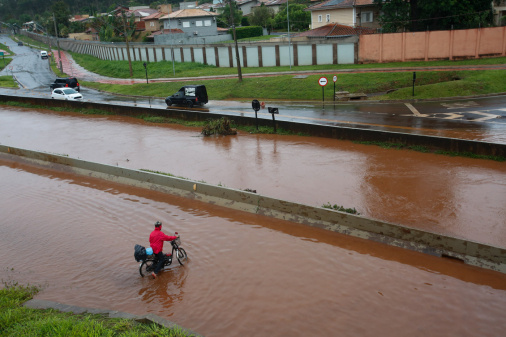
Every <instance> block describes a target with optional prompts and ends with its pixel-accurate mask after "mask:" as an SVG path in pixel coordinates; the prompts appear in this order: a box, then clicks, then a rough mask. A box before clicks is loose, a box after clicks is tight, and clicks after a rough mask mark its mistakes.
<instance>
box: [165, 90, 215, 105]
mask: <svg viewBox="0 0 506 337" xmlns="http://www.w3.org/2000/svg"><path fill="white" fill-rule="evenodd" d="M207 102H208V99H207V90H206V86H205V85H185V86H184V87H182V88H181V89H179V91H178V92H176V93H175V94H174V95H172V96H169V97H167V98H166V99H165V103H166V104H167V106H171V105H172V104H184V105H186V106H187V107H189V108H191V107H192V106H194V105H204V104H206V103H207Z"/></svg>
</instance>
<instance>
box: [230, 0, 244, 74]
mask: <svg viewBox="0 0 506 337" xmlns="http://www.w3.org/2000/svg"><path fill="white" fill-rule="evenodd" d="M232 1H233V0H229V9H230V21H231V22H232V30H233V32H234V41H235V58H236V60H237V75H238V76H239V82H242V72H241V59H240V58H239V46H238V45H237V34H236V33H235V22H234V15H233V13H232V4H233V2H232Z"/></svg>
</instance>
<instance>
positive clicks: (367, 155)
mask: <svg viewBox="0 0 506 337" xmlns="http://www.w3.org/2000/svg"><path fill="white" fill-rule="evenodd" d="M0 143H2V144H9V145H12V146H19V147H23V148H28V149H33V150H42V151H48V152H52V153H59V154H68V155H70V156H73V157H79V158H82V159H86V160H92V161H97V162H101V163H107V164H112V165H119V166H124V167H129V168H136V169H141V168H144V169H151V170H157V171H162V172H168V173H172V174H175V175H177V176H183V177H187V178H191V179H195V180H204V181H206V182H208V183H212V184H219V183H221V184H223V185H225V186H228V187H233V188H242V189H244V188H251V189H256V190H257V191H258V193H261V194H264V195H268V196H273V197H278V198H282V199H287V200H290V201H297V202H301V203H306V204H309V205H322V204H324V203H327V202H331V203H332V204H339V205H344V206H345V207H355V208H357V209H358V210H359V212H360V213H361V214H363V215H365V216H368V217H372V218H376V219H381V220H385V221H390V222H394V223H401V224H404V225H408V226H413V227H417V228H422V229H425V230H431V231H436V232H440V233H444V234H449V235H454V236H458V237H463V238H467V239H472V240H476V241H481V242H485V243H489V244H493V245H499V246H506V226H505V219H506V208H505V207H504V205H506V164H505V163H500V162H494V161H490V160H477V159H469V158H458V157H455V158H452V157H448V156H440V155H439V156H438V155H433V154H424V153H419V152H414V151H408V150H392V149H390V150H386V149H381V148H379V147H376V146H366V145H358V144H354V143H352V142H349V141H339V140H332V139H323V138H315V137H295V136H294V137H291V136H275V135H271V136H265V135H262V136H256V135H250V134H245V133H241V134H239V135H238V136H229V137H210V138H203V137H199V129H196V128H186V127H180V126H174V125H160V124H149V123H145V122H143V121H141V120H138V119H135V118H130V117H120V116H107V117H104V116H80V115H76V114H68V113H51V112H47V111H34V110H26V109H15V108H2V110H0ZM127 159H128V161H127Z"/></svg>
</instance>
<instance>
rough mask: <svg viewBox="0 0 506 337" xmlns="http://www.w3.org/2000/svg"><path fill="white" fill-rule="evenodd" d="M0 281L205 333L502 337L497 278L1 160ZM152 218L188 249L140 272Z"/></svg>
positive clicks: (504, 286)
mask: <svg viewBox="0 0 506 337" xmlns="http://www.w3.org/2000/svg"><path fill="white" fill-rule="evenodd" d="M0 190H1V191H2V193H0V212H1V217H0V256H2V259H1V260H0V278H1V279H3V280H16V281H19V282H22V283H30V284H41V285H42V286H43V288H44V291H43V292H41V293H40V294H38V295H37V297H38V298H41V299H47V300H54V301H59V302H62V303H69V304H75V305H81V306H86V307H103V308H108V309H113V310H121V311H127V312H132V313H135V314H144V313H146V312H150V313H155V314H157V315H160V316H162V317H165V318H168V319H170V320H172V321H175V322H177V323H179V324H181V325H182V326H185V327H188V328H191V329H193V330H195V331H196V332H199V333H201V334H203V335H205V336H209V337H212V336H220V337H221V336H273V337H278V336H371V337H377V336H420V337H425V336H473V337H474V336H478V335H479V336H501V335H503V332H504V331H505V329H506V320H505V319H504V312H505V310H506V291H505V290H506V275H504V274H500V273H497V272H492V271H489V270H484V269H479V268H476V267H472V266H468V265H464V264H462V263H459V262H456V261H453V260H448V259H443V258H436V257H433V256H430V255H425V254H421V253H416V252H411V251H407V250H403V249H400V248H395V247H391V246H387V245H382V244H380V243H375V242H371V241H364V240H361V239H358V238H353V237H349V236H345V235H341V234H336V233H332V232H328V231H324V230H319V229H315V228H311V227H308V226H304V225H298V224H292V223H288V222H285V221H282V220H276V219H271V218H267V217H262V216H258V215H254V214H247V213H242V212H239V211H234V210H230V209H224V208H220V207H217V206H213V205H209V204H203V203H200V202H196V201H193V200H188V199H183V198H178V197H175V196H170V195H165V194H160V193H158V192H153V191H147V190H141V189H136V188H131V187H126V186H122V185H116V184H112V183H107V182H103V181H100V180H96V179H91V178H85V177H78V176H74V175H71V174H63V173H58V172H55V171H51V170H46V169H41V168H36V167H32V166H28V165H25V164H20V163H16V162H11V161H8V160H0ZM156 220H160V221H162V222H163V230H164V231H165V232H166V233H169V234H170V233H173V232H174V231H178V232H179V233H180V234H181V239H182V246H183V247H184V248H185V249H186V251H187V252H188V254H189V261H188V263H187V264H186V265H185V266H184V267H180V266H179V265H173V266H171V267H170V268H168V269H167V270H165V271H164V272H162V273H161V275H160V277H159V278H158V279H156V280H153V279H151V278H150V277H145V278H141V277H140V275H139V273H138V263H136V262H135V261H134V258H133V252H134V249H133V248H134V245H135V244H142V245H144V246H146V245H147V244H148V236H149V233H150V231H151V230H152V229H153V223H154V222H155V221H156Z"/></svg>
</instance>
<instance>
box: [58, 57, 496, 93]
mask: <svg viewBox="0 0 506 337" xmlns="http://www.w3.org/2000/svg"><path fill="white" fill-rule="evenodd" d="M53 54H54V56H55V59H56V62H58V53H57V52H56V53H55V52H54V53H53ZM61 54H62V66H63V72H64V73H66V74H68V75H72V76H74V77H77V78H79V79H80V80H83V81H88V82H98V83H106V84H123V85H131V84H137V83H146V80H145V79H124V78H112V77H107V76H102V75H98V74H95V73H93V72H91V71H88V70H86V69H84V68H83V67H81V66H80V65H79V64H77V63H76V62H75V61H74V59H73V58H72V56H71V55H70V54H68V53H67V52H64V51H62V52H61ZM455 70H506V64H492V65H483V66H475V65H471V66H437V67H399V68H368V69H329V70H306V71H285V72H266V73H250V74H243V75H242V77H243V78H255V77H273V76H284V75H321V74H360V73H387V72H390V73H391V72H412V71H455ZM234 78H237V74H232V75H218V76H199V77H177V78H157V79H150V80H149V82H151V83H158V82H187V81H198V80H221V79H234Z"/></svg>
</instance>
